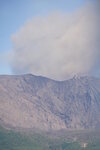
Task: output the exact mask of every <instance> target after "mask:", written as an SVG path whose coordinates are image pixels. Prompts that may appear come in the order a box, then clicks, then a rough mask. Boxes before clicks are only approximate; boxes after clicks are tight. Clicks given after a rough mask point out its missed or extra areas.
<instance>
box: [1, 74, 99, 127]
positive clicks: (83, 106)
mask: <svg viewBox="0 0 100 150" xmlns="http://www.w3.org/2000/svg"><path fill="white" fill-rule="evenodd" d="M0 123H1V124H2V125H6V126H8V127H14V128H17V127H20V128H38V129H43V130H50V129H53V130H59V129H68V128H70V129H84V128H98V127H99V126H100V80H99V79H96V78H92V77H74V78H72V79H70V80H66V81H54V80H51V79H48V78H45V77H41V76H33V75H31V74H28V75H20V76H0Z"/></svg>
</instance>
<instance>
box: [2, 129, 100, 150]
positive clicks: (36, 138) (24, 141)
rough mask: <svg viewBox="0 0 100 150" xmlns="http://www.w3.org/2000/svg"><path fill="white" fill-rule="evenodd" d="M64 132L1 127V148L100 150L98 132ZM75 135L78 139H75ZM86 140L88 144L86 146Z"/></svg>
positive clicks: (16, 149) (19, 149) (15, 149)
mask: <svg viewBox="0 0 100 150" xmlns="http://www.w3.org/2000/svg"><path fill="white" fill-rule="evenodd" d="M64 134H65V135H64ZM64 134H62V135H61V134H60V135H59V134H58V136H57V134H56V136H54V135H53V134H51V135H48V134H43V133H41V134H39V133H25V132H15V131H12V130H5V129H3V128H1V127H0V150H100V136H99V134H98V132H89V133H87V132H76V133H75V132H68V133H67V132H66V133H64ZM75 136H76V140H75V139H73V137H75ZM74 140H75V141H74ZM86 142H87V145H86V147H85V148H84V147H83V146H84V143H86Z"/></svg>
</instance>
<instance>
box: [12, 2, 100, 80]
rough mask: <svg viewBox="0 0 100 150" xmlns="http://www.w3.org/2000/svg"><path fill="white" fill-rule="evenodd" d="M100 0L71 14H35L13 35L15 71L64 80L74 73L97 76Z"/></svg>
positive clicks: (13, 64)
mask: <svg viewBox="0 0 100 150" xmlns="http://www.w3.org/2000/svg"><path fill="white" fill-rule="evenodd" d="M99 8H100V1H99V0H97V1H95V2H94V1H93V2H88V3H87V4H86V5H85V6H84V7H83V8H80V9H78V10H77V11H76V12H73V13H62V12H53V13H51V14H49V15H47V16H46V15H45V16H37V17H34V18H33V20H31V21H29V22H27V23H26V24H25V25H24V26H23V27H22V28H21V29H20V30H19V31H18V32H17V33H16V34H14V35H12V42H13V50H12V52H11V58H10V64H11V67H12V70H13V72H14V73H17V74H21V73H33V74H36V75H42V76H47V77H50V78H53V79H58V80H63V79H66V78H68V77H71V76H73V75H74V74H88V75H100V69H99V65H100V60H99V59H100V50H99V48H100V29H99V28H100V19H99V18H100V16H99V14H100V9H99Z"/></svg>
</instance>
